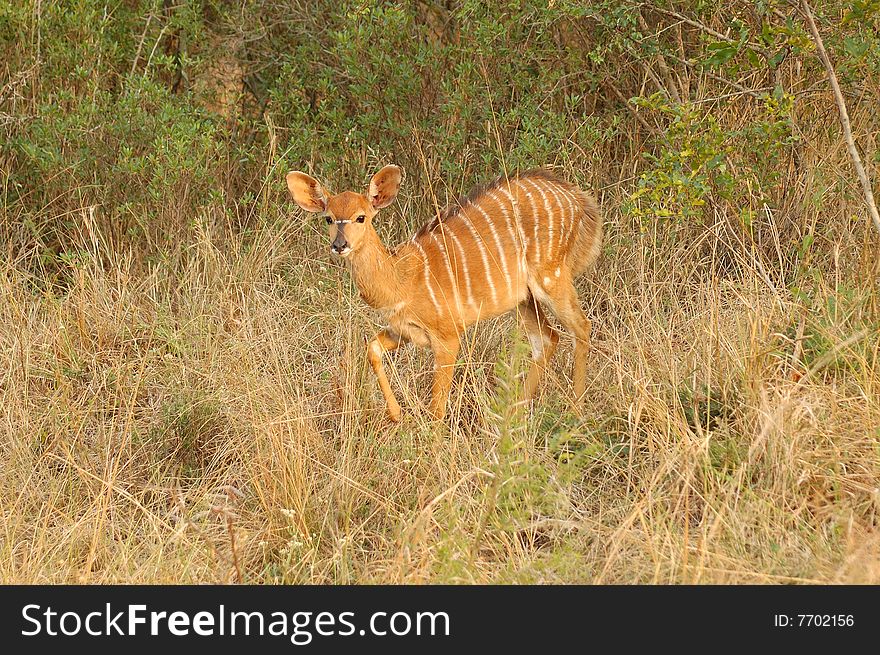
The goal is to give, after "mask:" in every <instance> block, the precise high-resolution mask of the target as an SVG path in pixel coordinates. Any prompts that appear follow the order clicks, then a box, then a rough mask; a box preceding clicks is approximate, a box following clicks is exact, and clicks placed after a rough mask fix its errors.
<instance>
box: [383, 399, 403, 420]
mask: <svg viewBox="0 0 880 655" xmlns="http://www.w3.org/2000/svg"><path fill="white" fill-rule="evenodd" d="M386 409H387V411H388V418H390V419H391V420H392V421H393V422H394V423H400V413H401V412H400V405H398V404H397V403H394V404H393V405H388V406H387V407H386Z"/></svg>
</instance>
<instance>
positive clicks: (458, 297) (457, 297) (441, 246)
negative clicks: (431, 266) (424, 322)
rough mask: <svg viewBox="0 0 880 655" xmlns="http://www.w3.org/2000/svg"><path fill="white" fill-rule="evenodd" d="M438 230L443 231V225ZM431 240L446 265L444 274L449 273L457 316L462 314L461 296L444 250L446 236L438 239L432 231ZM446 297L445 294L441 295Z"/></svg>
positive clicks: (441, 288) (445, 249)
mask: <svg viewBox="0 0 880 655" xmlns="http://www.w3.org/2000/svg"><path fill="white" fill-rule="evenodd" d="M440 230H441V231H442V230H443V223H440ZM431 238H432V239H433V240H434V243H435V244H437V249H438V250H439V251H440V256H441V257H443V262H444V263H445V264H446V272H447V273H449V282H450V283H451V284H452V296H453V300H454V301H455V306H456V308H457V309H458V313H459V315H461V314H462V311H461V310H462V308H461V294H460V293H459V292H458V280H456V279H455V274H454V273H453V272H452V266H451V265H450V264H449V253H448V252H447V248H446V236H445V235H444V236H443V239H442V240H441V239H438V238H437V235H436V234H435V233H434V231H433V230H432V231H431ZM440 291H441V293H442V292H443V285H442V284H441V285H440ZM443 295H444V296H445V295H446V294H445V293H444V294H443Z"/></svg>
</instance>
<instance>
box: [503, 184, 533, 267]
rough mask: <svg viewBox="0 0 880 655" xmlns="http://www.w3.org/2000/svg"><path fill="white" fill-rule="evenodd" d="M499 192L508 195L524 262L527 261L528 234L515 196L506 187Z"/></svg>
mask: <svg viewBox="0 0 880 655" xmlns="http://www.w3.org/2000/svg"><path fill="white" fill-rule="evenodd" d="M498 190H499V191H501V192H502V193H503V194H504V195H506V196H507V197H508V199H510V206H511V207H512V208H513V222H514V225H515V226H516V232H517V234H519V245H520V250H521V251H522V256H523V260H525V259H526V248H527V247H528V245H527V242H526V233H525V232H524V231H523V227H522V222H521V221H520V220H519V211H518V209H517V202H516V198H514V197H513V194H512V193H510V190H509V189H507V188H506V187H498Z"/></svg>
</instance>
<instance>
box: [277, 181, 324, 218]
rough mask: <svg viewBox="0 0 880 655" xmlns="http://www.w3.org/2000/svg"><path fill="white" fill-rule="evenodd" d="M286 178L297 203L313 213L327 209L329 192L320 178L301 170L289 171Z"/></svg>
mask: <svg viewBox="0 0 880 655" xmlns="http://www.w3.org/2000/svg"><path fill="white" fill-rule="evenodd" d="M286 179H287V188H288V190H289V191H290V195H291V196H293V201H294V202H295V203H296V204H297V205H299V206H300V207H302V208H303V209H305V210H306V211H307V212H312V213H313V214H317V213H320V212H323V211H327V192H326V191H324V187H322V186H321V184H320V182H318V180H316V179H315V178H313V177H312V176H311V175H306V174H305V173H301V172H300V171H291V172H289V173H288V174H287V178H286Z"/></svg>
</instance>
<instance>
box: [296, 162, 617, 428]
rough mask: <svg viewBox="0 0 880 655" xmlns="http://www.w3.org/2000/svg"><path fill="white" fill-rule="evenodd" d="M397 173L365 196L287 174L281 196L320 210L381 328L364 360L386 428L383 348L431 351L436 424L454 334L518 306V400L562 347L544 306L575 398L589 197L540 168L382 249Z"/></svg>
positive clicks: (455, 349) (502, 181) (597, 232)
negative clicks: (378, 221)
mask: <svg viewBox="0 0 880 655" xmlns="http://www.w3.org/2000/svg"><path fill="white" fill-rule="evenodd" d="M400 183H401V171H400V169H399V168H398V167H397V166H385V167H384V168H383V169H382V170H380V171H379V172H378V173H376V174H375V175H374V176H373V178H372V179H371V180H370V184H369V187H368V188H367V190H366V192H365V193H356V192H354V191H344V192H343V193H339V194H337V195H332V194H330V193H328V191H327V190H326V189H325V188H324V187H323V186H322V185H321V184H320V183H319V182H318V181H317V180H315V179H314V178H313V177H311V176H309V175H306V174H305V173H301V172H299V171H292V172H290V173H288V174H287V188H288V189H289V190H290V194H291V195H292V196H293V199H294V201H295V202H296V204H297V205H299V206H300V207H301V208H303V209H304V210H306V211H308V212H312V213H316V214H321V215H323V217H324V220H325V221H326V223H327V225H328V226H329V228H330V243H331V245H330V250H331V251H332V253H334V254H335V255H338V256H340V257H343V258H344V259H345V261H346V262H348V265H349V268H350V270H351V274H352V275H353V277H354V281H355V283H356V284H357V287H358V289H359V290H360V295H361V298H363V299H364V300H365V301H366V302H367V303H368V304H369V305H370V306H371V307H373V308H375V309H378V310H380V311H381V312H382V313H384V314H385V318H386V320H387V323H388V327H387V328H385V329H384V330H382V331H381V332H379V334H377V335H376V338H375V339H373V341H371V342H370V344H369V346H368V358H369V361H370V364H371V365H372V367H373V370H374V371H375V372H376V377H377V378H378V380H379V386H380V387H381V389H382V394H383V395H384V396H385V402H386V406H387V409H388V414H389V416H390V417H391V419H392V420H394V421H398V420H400V405H399V404H398V402H397V399H396V398H395V397H394V393H393V392H392V391H391V386H390V385H389V383H388V377H387V376H386V375H385V370H384V368H383V366H382V358H383V355H384V354H385V353H386V352H389V351H392V350H394V349H396V348H397V347H398V346H400V345H401V344H403V343H406V342H412V343H414V344H416V345H417V346H419V347H423V348H425V347H429V348H431V349H432V350H433V351H434V382H433V387H432V391H431V404H430V410H431V413H432V414H433V415H434V417H436V418H438V419H442V418H443V417H444V416H445V414H446V403H447V398H448V396H449V389H450V386H451V385H452V372H453V367H454V364H455V360H456V357H457V356H458V353H459V349H460V347H461V345H460V337H461V334H462V332H463V331H464V330H465V328H467V327H468V326H469V325H472V324H474V323H476V322H477V321H482V320H485V319H489V318H493V317H496V316H499V315H500V314H503V313H505V312H508V311H511V310H514V309H516V310H517V311H518V313H519V315H520V316H521V317H522V321H523V323H524V324H525V329H526V331H527V333H528V337H529V342H530V344H531V347H532V359H533V362H532V364H531V368H530V370H529V373H528V375H527V377H526V381H525V393H526V396H527V397H528V398H532V397H533V396H534V395H535V392H536V390H537V387H538V382H539V381H540V379H541V375H542V373H543V371H544V369H545V367H546V366H547V363H548V362H549V360H550V358H551V357H552V356H553V353H554V351H555V350H556V345H557V343H558V342H559V335H558V333H557V332H556V331H555V330H554V329H553V328H552V327H551V325H550V323H549V322H548V320H547V317H546V315H545V313H544V309H543V307H542V305H546V306H547V307H549V308H550V310H551V311H552V312H553V314H555V315H556V317H557V318H558V319H559V321H560V322H561V323H562V324H563V325H564V326H565V327H566V328H567V329H568V330H570V331H571V332H572V333H573V335H574V337H575V353H574V374H573V378H574V394H575V397H576V398H578V399H580V398H581V397H582V396H583V393H584V388H585V386H586V375H587V355H588V353H589V349H590V329H591V325H590V321H589V320H588V319H587V317H586V316H585V315H584V312H583V310H582V309H581V306H580V304H579V302H578V297H577V293H576V292H575V288H574V279H575V278H576V277H577V276H578V275H580V274H581V273H583V272H585V271H586V270H587V269H588V268H590V266H592V264H593V263H594V262H595V261H596V259H597V258H598V256H599V251H600V248H601V241H602V222H601V219H600V216H599V209H598V207H597V205H596V201H595V200H594V199H593V198H592V197H591V196H589V195H587V194H586V193H584V192H583V191H581V190H580V189H578V188H577V187H575V186H573V185H571V184H568V183H567V182H565V181H563V180H561V179H559V178H558V177H556V176H554V175H553V174H552V173H550V172H548V171H545V170H533V171H528V172H525V173H521V174H519V175H516V176H514V177H512V178H509V179H508V178H504V177H502V178H499V179H497V180H495V181H494V182H492V183H491V184H488V185H487V186H484V187H479V188H477V189H475V190H474V191H472V192H471V193H470V195H469V196H468V197H467V198H465V199H464V200H461V201H460V202H459V203H458V204H457V205H455V206H452V207H450V208H449V209H447V210H446V211H445V212H444V213H443V214H441V215H439V216H437V217H436V218H434V219H433V220H431V221H430V222H428V223H426V224H425V225H423V226H422V227H421V228H420V229H419V230H418V231H417V232H416V233H415V234H414V235H413V237H412V238H411V239H410V240H409V241H406V242H405V243H402V244H400V245H398V246H397V247H396V248H393V249H392V250H389V249H388V248H386V247H385V245H384V244H383V243H382V241H381V239H380V238H379V235H378V234H376V230H375V229H373V220H374V219H375V217H376V215H377V213H378V212H379V210H380V209H383V208H385V207H388V205H390V204H391V203H392V202H393V201H394V198H395V197H396V196H397V192H398V190H399V189H400Z"/></svg>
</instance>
